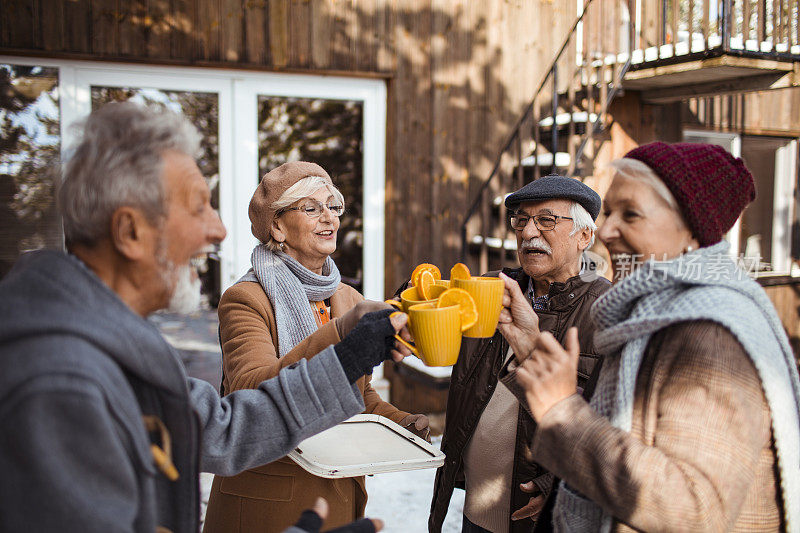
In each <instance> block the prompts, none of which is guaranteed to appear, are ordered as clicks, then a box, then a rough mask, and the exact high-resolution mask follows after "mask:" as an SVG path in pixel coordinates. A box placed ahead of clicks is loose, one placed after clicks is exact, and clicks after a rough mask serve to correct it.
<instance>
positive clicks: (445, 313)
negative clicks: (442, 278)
mask: <svg viewBox="0 0 800 533" xmlns="http://www.w3.org/2000/svg"><path fill="white" fill-rule="evenodd" d="M408 325H409V328H410V329H411V334H412V335H413V336H414V344H415V346H416V348H417V352H419V358H420V359H422V362H423V363H425V364H426V365H428V366H450V365H454V364H455V363H456V360H457V359H458V351H459V350H460V349H461V312H460V310H459V307H458V306H457V305H452V306H450V307H441V308H437V307H436V306H435V305H434V304H432V303H422V304H417V305H412V306H411V307H410V308H409V310H408Z"/></svg>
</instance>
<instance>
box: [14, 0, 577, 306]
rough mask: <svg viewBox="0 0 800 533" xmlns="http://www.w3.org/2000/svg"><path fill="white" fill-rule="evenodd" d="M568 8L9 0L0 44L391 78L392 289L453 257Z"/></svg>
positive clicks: (538, 3)
mask: <svg viewBox="0 0 800 533" xmlns="http://www.w3.org/2000/svg"><path fill="white" fill-rule="evenodd" d="M575 17H576V6H575V2H574V1H572V0H556V1H553V0H488V1H486V2H477V1H474V0H453V1H450V0H404V1H402V2H398V1H394V0H8V1H7V2H4V8H3V9H2V10H0V53H2V54H7V55H31V56H37V55H38V56H42V57H52V58H65V59H91V60H107V61H123V62H124V61H135V62H137V63H148V62H150V63H153V64H170V65H186V66H209V67H228V68H246V69H261V70H265V71H287V72H301V73H309V74H337V75H353V76H369V77H381V78H384V79H386V80H387V87H388V109H387V117H388V131H387V155H386V158H387V162H386V163H387V166H386V169H387V187H386V190H387V204H386V210H387V211H386V214H387V224H386V267H387V272H386V290H387V292H392V291H393V289H394V287H395V286H396V285H397V284H399V283H400V282H401V281H403V280H404V279H405V277H407V276H408V274H409V273H410V271H411V269H412V268H413V267H414V266H415V265H416V264H417V263H419V262H421V261H423V260H428V261H432V262H435V263H437V264H438V265H439V266H441V267H443V268H444V269H449V268H450V266H451V265H452V264H453V263H454V262H456V261H457V260H458V258H459V251H460V245H461V243H460V233H459V229H460V224H461V221H462V217H463V214H464V210H465V209H466V205H467V203H468V201H471V200H472V198H473V197H474V195H475V194H476V191H477V187H478V186H479V184H480V183H481V182H482V180H483V179H485V177H486V176H487V175H488V172H489V170H490V169H491V165H492V162H493V159H494V157H495V156H496V154H497V153H498V151H499V150H500V147H501V145H502V143H503V142H504V140H505V139H506V138H507V136H508V134H509V129H510V128H511V127H512V126H513V124H514V123H515V122H516V120H517V118H518V117H519V115H520V113H521V112H522V110H523V109H524V107H525V106H526V105H527V103H528V102H529V101H530V99H531V98H532V97H533V94H534V91H535V89H536V87H537V86H538V85H539V83H540V82H541V80H542V79H543V77H544V75H545V70H546V69H547V68H548V66H549V64H550V62H551V58H552V57H554V55H555V52H556V49H557V47H558V46H560V44H561V42H563V39H564V37H565V36H566V31H567V30H568V28H569V27H570V26H571V24H572V23H573V22H574V19H575ZM512 183H513V182H512V181H511V180H510V179H509V181H508V184H507V185H506V187H512ZM502 192H506V191H499V190H495V191H491V194H489V195H488V196H489V197H494V195H496V194H500V193H502ZM489 266H490V267H491V266H492V265H489Z"/></svg>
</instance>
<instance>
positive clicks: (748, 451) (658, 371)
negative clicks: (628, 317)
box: [531, 321, 785, 531]
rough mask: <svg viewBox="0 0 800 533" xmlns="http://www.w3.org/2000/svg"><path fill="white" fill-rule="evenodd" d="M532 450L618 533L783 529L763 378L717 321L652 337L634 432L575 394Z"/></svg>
mask: <svg viewBox="0 0 800 533" xmlns="http://www.w3.org/2000/svg"><path fill="white" fill-rule="evenodd" d="M565 450H569V451H568V452H566V451H565ZM531 452H532V453H533V456H534V457H536V458H537V461H540V462H541V463H542V464H543V465H545V466H546V467H547V468H548V469H549V470H551V471H553V472H555V473H556V475H558V476H560V477H561V478H562V479H565V480H566V481H567V483H568V484H569V485H570V486H571V487H573V488H574V489H576V490H578V491H580V492H581V493H582V494H584V495H585V496H587V497H588V498H590V499H591V500H593V501H594V502H595V503H597V504H598V505H600V506H601V507H603V509H604V510H605V511H606V512H608V513H610V514H612V515H613V516H614V517H615V523H614V528H613V529H614V530H616V531H632V530H640V531H781V530H784V529H785V524H784V523H783V518H782V504H781V494H780V482H779V481H780V480H779V479H778V474H777V472H776V456H775V449H774V446H773V437H772V430H771V425H770V410H769V406H768V404H767V401H766V398H765V397H764V393H763V391H762V385H761V381H760V379H759V377H758V373H757V372H756V369H755V367H754V366H753V363H752V362H751V360H750V358H749V357H748V355H747V354H746V352H745V351H744V349H743V348H742V346H741V345H740V344H739V342H738V341H737V340H736V339H735V338H734V337H733V335H732V334H731V333H730V332H729V331H728V330H727V329H725V328H724V327H722V326H720V325H718V324H716V323H714V322H709V321H701V322H691V323H690V322H683V323H679V324H675V325H673V326H670V327H667V328H665V329H663V330H661V331H659V332H658V333H656V334H655V335H653V337H652V338H651V340H650V342H649V343H648V345H647V349H646V353H645V356H644V359H643V362H642V366H641V367H640V370H639V374H638V377H637V381H636V388H635V392H634V405H633V424H632V428H631V432H630V433H628V432H626V431H623V430H620V429H618V428H615V427H613V426H612V425H611V424H610V423H609V421H608V419H606V418H604V417H602V416H600V415H598V414H597V413H595V412H594V410H592V408H591V407H589V404H587V403H586V402H585V401H584V400H583V399H582V398H581V397H579V396H577V395H574V396H571V397H570V398H567V399H565V400H563V401H561V402H559V403H557V404H556V405H555V406H553V407H552V408H551V409H550V410H549V411H548V412H547V413H545V415H544V416H543V417H542V419H541V420H540V422H539V427H538V429H537V433H536V435H535V436H534V439H533V445H532V449H531Z"/></svg>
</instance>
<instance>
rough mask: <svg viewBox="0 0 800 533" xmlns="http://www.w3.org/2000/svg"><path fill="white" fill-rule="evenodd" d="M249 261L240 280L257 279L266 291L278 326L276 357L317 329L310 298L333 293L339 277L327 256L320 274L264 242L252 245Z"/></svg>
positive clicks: (339, 279) (340, 278)
mask: <svg viewBox="0 0 800 533" xmlns="http://www.w3.org/2000/svg"><path fill="white" fill-rule="evenodd" d="M250 263H251V264H252V265H253V267H252V268H251V269H250V270H248V271H247V274H245V275H244V276H242V278H241V279H240V280H239V281H254V282H257V283H259V284H260V285H261V287H262V288H263V289H264V292H265V293H267V297H268V298H269V301H270V302H271V303H272V309H273V311H274V312H275V324H276V327H277V329H278V338H277V339H275V341H276V344H277V346H278V357H283V356H284V355H285V354H286V353H288V352H289V351H290V350H291V349H292V348H294V347H295V346H297V345H298V344H299V343H300V341H302V340H303V339H305V338H306V337H308V336H309V335H311V334H312V333H314V332H315V331H316V330H317V320H316V318H315V317H314V313H313V311H312V310H311V305H309V302H321V301H323V300H325V299H326V298H330V297H331V296H333V294H334V293H335V292H336V289H337V288H338V287H339V283H340V282H341V281H342V277H341V275H339V269H338V268H336V263H334V262H333V259H331V258H330V256H329V257H328V258H327V259H325V264H324V265H323V266H322V274H321V275H320V274H315V273H314V272H312V271H310V270H309V269H307V268H306V267H304V266H303V265H301V264H300V263H299V262H298V261H296V260H295V259H294V258H293V257H291V256H290V255H287V254H285V253H283V252H276V253H273V252H272V251H270V249H269V248H267V247H266V246H265V245H263V244H259V245H258V246H256V247H255V248H253V254H252V255H251V256H250ZM237 283H238V282H237Z"/></svg>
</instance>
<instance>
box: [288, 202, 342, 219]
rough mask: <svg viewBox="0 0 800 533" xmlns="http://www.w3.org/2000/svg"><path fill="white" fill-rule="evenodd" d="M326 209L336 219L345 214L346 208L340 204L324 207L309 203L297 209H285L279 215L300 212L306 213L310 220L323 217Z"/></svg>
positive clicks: (317, 203) (316, 203)
mask: <svg viewBox="0 0 800 533" xmlns="http://www.w3.org/2000/svg"><path fill="white" fill-rule="evenodd" d="M326 208H327V209H328V211H330V212H331V214H332V215H333V216H335V217H340V216H342V215H343V214H344V206H343V205H342V204H340V203H338V202H337V203H331V204H326V205H323V204H321V203H319V202H316V201H309V202H306V203H304V204H303V205H298V206H296V207H284V208H283V209H281V210H280V213H279V214H283V212H284V211H300V212H301V213H305V214H306V215H307V216H308V217H309V218H319V217H321V216H322V211H323V209H326Z"/></svg>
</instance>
